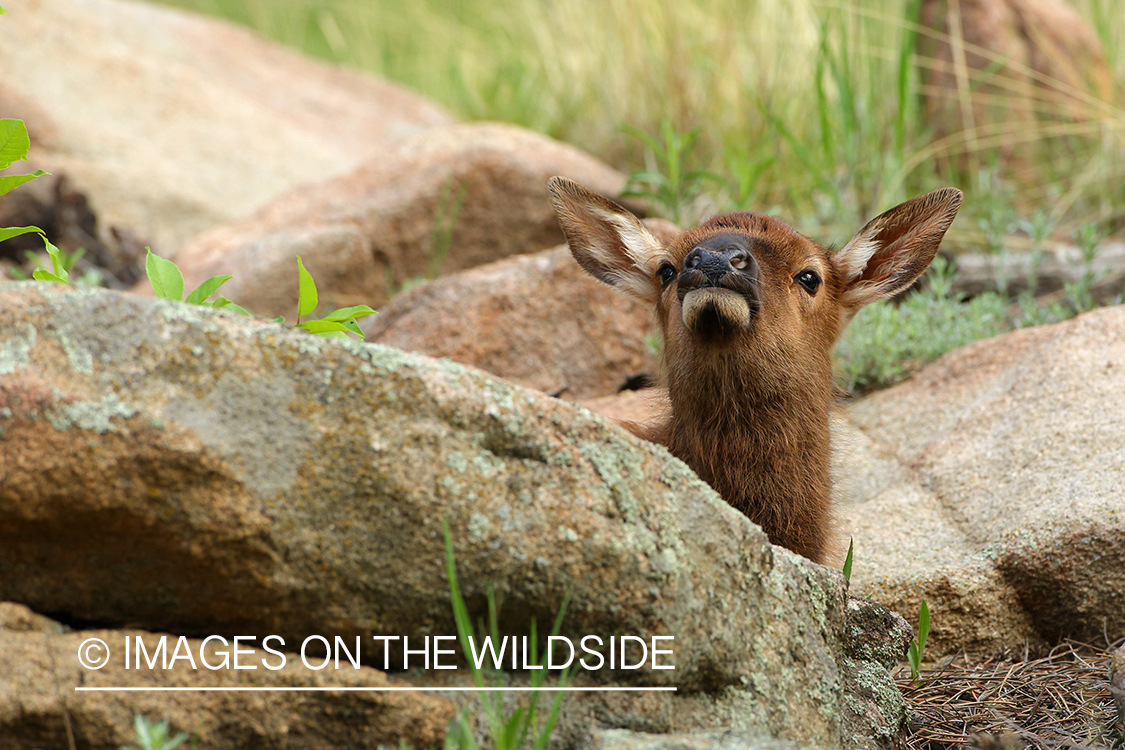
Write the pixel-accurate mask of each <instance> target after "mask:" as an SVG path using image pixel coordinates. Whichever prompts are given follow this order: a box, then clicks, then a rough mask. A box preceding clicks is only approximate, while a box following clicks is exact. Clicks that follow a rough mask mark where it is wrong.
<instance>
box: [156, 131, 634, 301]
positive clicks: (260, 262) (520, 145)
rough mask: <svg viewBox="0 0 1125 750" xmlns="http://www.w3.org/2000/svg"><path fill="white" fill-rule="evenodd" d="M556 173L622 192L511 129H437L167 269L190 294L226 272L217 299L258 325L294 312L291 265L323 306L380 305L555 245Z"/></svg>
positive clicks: (610, 174)
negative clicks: (304, 273) (432, 280)
mask: <svg viewBox="0 0 1125 750" xmlns="http://www.w3.org/2000/svg"><path fill="white" fill-rule="evenodd" d="M556 174H564V175H569V176H571V177H573V178H574V179H576V180H578V181H580V182H582V183H583V184H585V185H589V186H590V188H591V189H592V190H595V191H598V192H601V193H603V194H605V195H608V196H614V195H617V194H618V193H620V192H621V190H623V189H624V187H625V177H624V176H623V175H621V174H620V173H618V172H616V171H615V170H613V169H610V168H609V167H607V166H605V165H604V164H602V163H601V162H599V161H598V160H596V159H594V157H592V156H590V155H589V154H586V153H584V152H582V151H580V150H578V149H577V148H574V147H573V146H568V145H566V144H563V143H559V142H558V141H553V140H551V139H550V138H547V137H545V136H541V135H538V134H536V133H532V132H531V131H529V130H525V129H523V128H519V127H516V126H514V125H502V124H493V123H483V124H482V123H474V124H467V125H454V126H450V127H446V128H440V129H434V130H430V131H427V132H426V133H423V134H421V135H419V136H417V137H414V138H411V139H409V140H407V141H405V142H403V143H402V144H400V145H399V146H398V147H396V148H393V149H390V150H389V151H387V152H386V153H383V154H381V155H380V156H379V157H378V158H376V159H373V160H370V161H369V162H368V163H367V164H365V165H364V166H363V167H361V168H360V169H358V170H356V171H355V172H352V173H351V174H349V175H347V176H345V177H339V178H335V179H331V180H328V181H325V182H323V183H321V184H318V185H315V186H310V187H306V188H302V189H298V190H294V191H292V192H290V193H289V194H287V195H285V196H283V197H282V198H279V199H278V200H276V201H274V202H273V203H271V204H270V205H269V206H267V207H266V208H264V209H262V210H261V211H259V212H258V213H257V214H255V215H254V216H251V217H249V218H247V219H245V220H243V221H239V222H236V223H234V224H230V225H227V226H223V227H219V228H217V229H215V230H214V231H211V232H208V233H206V234H204V235H202V236H200V237H197V238H195V239H194V240H192V242H191V243H189V244H188V245H187V246H186V247H185V248H184V249H183V251H182V252H181V253H179V255H177V257H176V262H177V263H178V264H179V265H180V268H181V269H182V270H183V272H184V276H185V278H186V279H187V281H188V286H189V288H190V287H192V286H194V285H195V284H198V283H200V282H201V281H203V280H204V279H206V278H207V277H208V276H212V275H215V274H228V273H229V274H233V275H234V280H233V281H231V282H230V283H229V284H227V286H225V287H223V291H224V293H225V294H226V296H227V297H229V298H230V299H232V300H234V301H235V302H238V303H239V304H241V305H242V306H243V307H246V308H248V309H250V310H253V311H254V312H256V313H259V314H261V315H269V316H273V315H289V316H291V315H292V314H293V309H292V307H293V300H295V299H296V298H297V271H296V261H295V260H294V257H295V256H297V255H300V256H301V257H302V259H303V260H304V263H305V266H306V267H308V268H309V269H310V271H311V272H312V274H313V276H314V277H315V278H316V282H317V288H318V289H319V290H320V292H321V297H322V298H324V299H322V302H323V303H324V304H325V305H326V306H327V305H330V304H331V305H336V306H344V305H352V304H368V305H372V306H379V305H382V304H383V302H384V301H385V300H386V299H388V298H389V297H390V296H391V294H392V293H393V292H394V291H396V290H397V289H398V288H399V287H400V286H401V285H402V284H403V283H405V282H407V281H410V280H413V279H416V278H420V277H422V276H424V275H428V276H437V275H440V274H442V273H448V272H452V271H459V270H462V269H465V268H471V267H473V266H479V265H481V264H483V263H488V262H491V261H494V260H498V259H500V258H505V257H507V256H509V255H515V254H518V253H527V252H535V251H538V250H544V249H546V248H550V247H554V246H556V245H558V244H559V243H560V242H562V241H563V235H562V231H561V230H560V229H559V227H558V222H557V221H556V219H555V212H554V210H553V209H552V208H551V202H550V200H549V199H548V196H547V180H549V179H550V178H551V177H552V176H554V175H556Z"/></svg>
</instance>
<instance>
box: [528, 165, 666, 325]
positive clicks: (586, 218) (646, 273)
mask: <svg viewBox="0 0 1125 750" xmlns="http://www.w3.org/2000/svg"><path fill="white" fill-rule="evenodd" d="M547 187H548V189H549V190H550V192H551V203H552V204H554V207H555V214H556V215H557V216H558V219H559V225H560V226H561V227H562V230H563V234H565V235H566V241H567V244H569V245H570V252H571V254H572V255H574V259H575V260H577V261H578V265H580V266H582V268H584V269H586V271H588V272H589V273H590V274H592V275H593V276H594V277H595V278H598V279H600V280H602V281H604V282H605V283H607V284H610V285H612V286H615V287H617V288H619V289H620V290H621V291H623V292H626V293H627V294H630V295H632V296H634V297H636V298H638V299H640V300H641V301H642V302H648V303H650V304H651V303H654V302H655V301H656V298H657V295H658V294H659V291H660V285H659V284H658V283H657V282H656V268H655V265H656V258H657V256H659V255H660V254H661V253H662V250H661V245H660V242H659V241H658V240H657V239H656V238H655V237H654V236H653V235H652V233H651V232H649V231H648V228H646V227H645V225H644V224H642V223H641V222H640V220H639V219H638V218H637V217H636V216H634V215H633V214H631V213H630V212H629V211H627V210H626V209H624V208H622V207H621V206H619V205H617V204H616V203H614V202H612V201H609V200H606V199H605V198H603V197H601V196H600V195H595V194H594V193H591V192H590V191H589V190H587V189H586V188H584V187H582V186H581V185H579V184H578V183H576V182H572V181H570V180H568V179H566V178H564V177H552V178H551V181H550V182H549V183H548V184H547Z"/></svg>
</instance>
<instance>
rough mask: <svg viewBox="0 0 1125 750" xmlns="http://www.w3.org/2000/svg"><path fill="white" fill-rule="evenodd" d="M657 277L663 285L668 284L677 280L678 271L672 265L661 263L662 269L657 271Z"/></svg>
mask: <svg viewBox="0 0 1125 750" xmlns="http://www.w3.org/2000/svg"><path fill="white" fill-rule="evenodd" d="M656 277H657V278H658V279H660V282H661V283H662V284H667V283H668V282H669V281H671V280H672V279H674V278H676V269H675V268H674V267H673V266H672V264H671V263H661V264H660V268H659V269H658V270H657V271H656Z"/></svg>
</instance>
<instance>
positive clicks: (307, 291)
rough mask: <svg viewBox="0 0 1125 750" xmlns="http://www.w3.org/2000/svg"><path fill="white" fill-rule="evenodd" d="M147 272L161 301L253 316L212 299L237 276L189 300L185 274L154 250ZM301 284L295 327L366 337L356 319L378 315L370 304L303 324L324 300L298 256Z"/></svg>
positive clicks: (220, 279)
mask: <svg viewBox="0 0 1125 750" xmlns="http://www.w3.org/2000/svg"><path fill="white" fill-rule="evenodd" d="M145 273H146V274H147V275H148V280H149V283H151V284H152V291H153V292H154V293H155V294H156V296H157V297H159V298H161V299H170V300H173V301H175V302H186V303H187V304H189V305H201V306H203V307H213V308H215V309H218V310H232V311H234V312H237V313H241V314H242V315H250V312H249V311H248V310H246V309H245V308H243V307H240V306H239V305H236V304H234V303H233V302H231V301H230V300H229V299H227V298H226V297H216V298H215V299H211V296H212V295H214V294H215V292H217V291H219V287H221V286H222V285H223V284H225V283H227V282H228V281H230V280H231V279H232V278H234V277H233V276H212V277H211V278H209V279H207V280H206V281H204V282H203V283H202V284H200V285H199V286H198V287H196V288H195V291H193V292H192V293H191V294H189V295H188V296H187V297H186V298H185V297H184V275H183V273H181V272H180V269H179V267H178V266H177V265H176V264H175V263H173V262H172V261H170V260H167V259H166V258H161V257H160V256H159V255H157V254H155V253H154V252H152V250H151V249H149V250H148V254H147V255H146V256H145ZM297 284H298V299H297V324H296V325H295V326H294V327H295V328H301V329H303V330H306V331H308V332H310V333H315V334H316V335H318V336H325V337H328V338H347V337H348V334H349V333H354V334H355V335H357V336H359V337H360V338H365V336H364V335H363V331H362V330H361V329H360V327H359V324H358V323H356V320H357V319H359V318H362V317H365V316H367V315H376V314H377V313H376V312H375V310H372V309H371V308H370V307H368V306H367V305H353V306H352V307H342V308H340V309H339V310H335V311H333V312H331V313H329V314H328V315H325V316H324V317H323V318H319V319H313V320H306V321H304V322H301V318H303V317H304V316H306V315H309V314H311V313H312V312H313V311H314V310H316V306H317V304H318V303H319V301H320V298H319V295H318V294H317V291H316V282H315V281H313V277H312V274H310V273H309V272H308V270H306V269H305V264H304V262H302V261H301V257H300V256H297ZM275 320H276V321H277V322H278V323H284V322H285V318H284V317H278V318H275Z"/></svg>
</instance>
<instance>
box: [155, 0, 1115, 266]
mask: <svg viewBox="0 0 1125 750" xmlns="http://www.w3.org/2000/svg"><path fill="white" fill-rule="evenodd" d="M164 1H165V2H167V3H168V4H172V5H177V6H180V7H184V8H190V9H194V10H199V11H202V12H206V13H212V14H216V15H220V16H225V17H227V18H231V19H234V20H235V21H238V22H240V23H243V24H246V25H248V26H250V27H252V28H255V29H257V30H258V31H260V32H262V33H263V34H265V35H266V36H269V37H272V38H275V39H278V40H280V41H281V42H283V43H286V44H289V45H292V46H294V47H297V48H299V49H302V50H304V51H306V52H308V53H311V54H312V55H315V56H318V57H321V58H324V59H328V60H332V61H335V62H339V63H342V64H344V65H348V66H352V67H356V68H359V69H362V70H366V71H370V72H373V73H377V74H380V75H384V76H387V77H389V78H391V79H393V80H396V81H399V82H401V83H403V84H405V85H407V86H409V87H412V88H414V89H416V90H418V91H420V92H422V93H424V94H426V95H427V96H429V97H431V98H433V99H435V100H437V101H439V102H441V103H443V104H445V105H446V106H448V107H450V108H451V109H453V110H454V111H455V112H457V113H458V114H459V115H461V116H463V117H465V118H468V119H495V120H503V121H507V122H514V123H518V124H521V125H525V126H527V127H530V128H533V129H536V130H539V131H542V132H544V133H547V134H550V135H552V136H554V137H557V138H560V139H562V140H566V141H569V142H571V143H575V144H577V145H579V146H581V147H583V148H585V149H587V150H589V151H591V152H593V153H594V154H596V155H598V156H600V157H602V158H603V159H605V160H607V161H608V162H610V163H611V164H613V165H614V166H617V167H619V168H621V169H623V170H624V171H626V172H628V173H632V172H640V171H652V167H653V166H655V163H654V162H655V161H656V159H657V157H658V154H657V151H658V148H655V146H659V145H661V144H663V143H665V142H666V138H665V136H666V131H665V130H664V128H663V123H665V122H667V123H669V125H670V128H671V131H672V132H673V133H675V134H680V135H681V137H687V136H686V134H690V133H694V134H695V135H694V138H695V139H696V144H695V149H694V154H693V159H692V161H691V163H688V164H685V165H684V166H685V169H687V170H707V171H709V172H712V173H714V174H716V175H720V176H721V177H722V180H723V182H724V184H723V185H718V184H715V185H708V186H707V189H706V190H705V191H704V192H705V194H706V195H705V198H706V199H705V200H702V201H701V202H700V203H701V205H700V206H699V212H701V213H705V212H706V211H707V210H709V209H726V208H730V207H743V206H746V205H753V206H756V207H759V208H768V207H772V206H778V207H780V211H781V213H782V215H783V216H785V217H786V218H788V219H790V220H792V221H793V223H796V224H798V225H799V226H800V227H801V229H802V230H805V231H808V232H809V233H813V234H816V233H818V232H819V233H820V234H817V236H818V238H819V239H823V240H825V241H833V240H840V239H846V238H847V237H848V236H850V235H851V234H852V233H853V232H854V231H855V230H856V229H857V228H858V224H857V222H862V221H865V220H866V219H868V218H870V217H871V216H872V215H874V214H875V213H877V212H878V211H879V210H881V209H885V208H888V207H889V206H891V205H894V204H895V203H898V202H900V201H901V200H903V199H905V198H908V197H911V196H912V195H914V194H917V193H920V192H924V191H925V190H928V189H930V188H933V187H936V186H939V185H941V184H955V185H957V186H958V187H961V188H962V189H964V190H965V191H966V193H967V200H966V202H965V209H963V214H964V217H963V218H962V220H961V221H959V222H958V223H957V225H955V227H954V231H953V235H952V240H953V241H954V243H956V244H960V245H966V246H973V247H982V246H984V245H985V244H986V243H987V237H986V235H985V232H984V231H982V230H981V228H980V226H979V220H980V219H982V218H985V219H987V218H988V217H990V216H993V215H994V213H995V212H994V211H993V208H992V205H991V204H992V203H994V202H995V201H996V200H1001V201H1003V202H1004V203H1006V204H1007V205H1008V206H1009V207H1010V208H1011V209H1012V210H1013V211H1014V213H1016V214H1017V215H1020V216H1026V215H1030V214H1031V213H1032V212H1033V211H1034V210H1036V209H1044V210H1048V211H1049V212H1051V214H1052V219H1053V222H1054V224H1055V225H1056V226H1057V227H1058V228H1059V230H1060V231H1061V232H1062V233H1063V235H1062V236H1066V235H1068V234H1069V233H1070V232H1071V231H1073V230H1074V229H1075V228H1076V227H1077V226H1079V225H1081V224H1083V223H1088V222H1091V221H1094V222H1097V223H1098V225H1099V226H1100V227H1102V229H1103V232H1104V233H1112V232H1115V231H1118V230H1119V229H1120V228H1121V227H1122V226H1125V209H1123V208H1122V207H1123V206H1125V159H1123V158H1122V156H1123V153H1122V143H1123V141H1125V113H1123V112H1122V111H1121V109H1120V108H1117V107H1113V106H1109V105H1105V104H1099V103H1097V102H1092V101H1088V100H1086V99H1084V98H1083V97H1082V95H1081V94H1080V92H1073V99H1074V102H1073V103H1074V104H1075V106H1079V107H1086V112H1085V115H1086V118H1087V119H1085V120H1083V121H1082V122H1079V123H1072V124H1066V123H1060V122H1058V121H1057V119H1056V118H1053V117H1052V116H1050V115H1045V116H1044V119H1043V120H1042V121H1037V122H1036V123H1032V124H1030V125H1023V124H1020V125H1019V126H1018V127H1015V126H1012V127H1007V129H1005V127H1000V128H998V129H994V130H993V131H992V132H989V131H981V132H975V133H972V134H971V135H967V134H965V133H952V134H950V135H949V136H948V137H946V138H944V139H942V140H940V141H936V142H935V141H934V140H933V133H932V132H931V130H930V127H929V123H928V122H927V120H926V117H925V116H924V113H923V112H922V111H921V108H920V106H919V89H920V85H919V80H918V78H919V75H918V69H919V67H926V66H928V65H930V64H931V63H930V61H928V60H925V59H918V58H917V57H916V56H914V55H913V52H912V51H913V49H914V42H915V38H916V35H917V34H919V33H920V32H919V30H918V28H917V26H916V25H915V24H914V22H913V19H914V18H915V16H916V14H917V7H918V0H872V1H871V2H865V3H862V4H861V3H854V2H853V3H849V2H842V3H838V2H837V3H834V2H825V3H821V2H813V1H812V0H793V1H792V2H787V3H776V2H772V1H771V0H683V2H679V3H652V2H647V0H615V1H614V2H605V0H554V2H551V3H542V2H538V1H537V0H459V1H456V2H450V1H449V0H440V1H439V0H417V1H416V2H412V3H402V2H397V1H396V0H321V1H320V2H315V1H314V0H164ZM1077 7H1078V9H1079V12H1080V13H1081V14H1082V15H1083V16H1084V17H1085V18H1086V19H1087V21H1088V22H1090V23H1091V24H1092V25H1093V27H1094V29H1095V31H1096V33H1097V34H1098V36H1099V37H1100V38H1101V39H1102V41H1103V44H1104V45H1105V49H1106V53H1107V57H1108V62H1109V64H1110V66H1111V68H1112V73H1113V76H1114V79H1115V81H1116V84H1117V87H1118V89H1119V90H1125V55H1121V54H1120V52H1119V50H1120V49H1122V48H1123V47H1125V14H1121V13H1117V12H1114V7H1115V6H1114V4H1113V0H1079V2H1078V3H1077ZM1000 62H1002V61H997V65H998V67H999V64H1000ZM1004 75H1005V74H1004V72H1003V71H1002V70H1000V71H999V72H997V73H995V74H994V75H993V76H992V79H990V81H989V83H990V84H995V85H997V86H998V87H999V88H1001V89H1002V87H1003V84H1004V81H1003V76H1004ZM998 100H999V101H998V102H997V106H1001V107H1003V106H1006V102H1005V101H1004V94H1003V93H1001V94H999V95H998ZM1037 106H1039V107H1040V108H1041V109H1044V110H1049V109H1051V108H1052V107H1053V106H1054V105H1053V104H1051V103H1050V102H1041V103H1039V105H1037ZM626 127H628V128H630V129H635V131H639V132H641V133H644V134H647V137H648V138H649V139H651V140H652V142H651V143H648V144H646V143H645V142H644V141H643V140H642V139H637V138H633V137H630V136H629V135H627V134H626V133H625V131H624V128H626ZM1013 143H1014V144H1017V145H1018V146H1019V148H1020V151H1021V154H1026V157H1027V158H1031V159H1033V162H1034V163H1033V165H1032V169H1030V170H1025V173H1023V174H1016V173H1015V172H1014V171H1012V170H1006V169H998V168H997V167H996V155H997V152H998V148H999V147H1000V146H1001V145H1004V144H1013ZM1027 171H1030V174H1031V175H1032V176H1031V177H1030V178H1029V177H1028V176H1027V174H1026V172H1027ZM685 218H692V217H691V216H686V217H685ZM1017 244H1018V243H1017Z"/></svg>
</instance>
